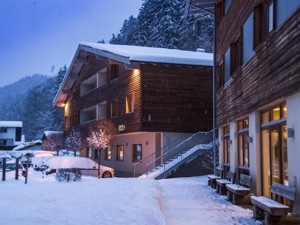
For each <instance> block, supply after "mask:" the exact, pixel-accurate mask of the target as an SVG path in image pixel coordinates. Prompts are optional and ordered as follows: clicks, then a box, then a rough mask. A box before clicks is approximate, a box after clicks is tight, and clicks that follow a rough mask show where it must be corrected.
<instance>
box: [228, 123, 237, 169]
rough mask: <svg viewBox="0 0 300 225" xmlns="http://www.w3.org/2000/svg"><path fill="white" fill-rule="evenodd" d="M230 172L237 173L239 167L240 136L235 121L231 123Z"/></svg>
mask: <svg viewBox="0 0 300 225" xmlns="http://www.w3.org/2000/svg"><path fill="white" fill-rule="evenodd" d="M230 140H231V141H232V143H231V144H230V171H231V172H236V168H237V166H238V135H237V123H236V122H235V121H231V122H230Z"/></svg>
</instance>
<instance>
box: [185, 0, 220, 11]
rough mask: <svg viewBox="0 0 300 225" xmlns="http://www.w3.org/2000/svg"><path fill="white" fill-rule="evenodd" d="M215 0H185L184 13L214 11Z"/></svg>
mask: <svg viewBox="0 0 300 225" xmlns="http://www.w3.org/2000/svg"><path fill="white" fill-rule="evenodd" d="M216 1H217V0H186V6H185V12H186V14H197V13H214V11H215V4H216Z"/></svg>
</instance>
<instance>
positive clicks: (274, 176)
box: [262, 124, 288, 197]
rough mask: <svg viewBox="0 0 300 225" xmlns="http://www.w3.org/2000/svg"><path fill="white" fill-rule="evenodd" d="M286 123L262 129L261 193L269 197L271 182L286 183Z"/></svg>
mask: <svg viewBox="0 0 300 225" xmlns="http://www.w3.org/2000/svg"><path fill="white" fill-rule="evenodd" d="M286 130H287V129H286V125H285V124H282V125H276V126H272V127H268V128H267V129H264V130H263V131H262V159H263V160H262V168H263V194H264V195H265V196H267V197H270V188H271V185H272V182H277V183H281V184H284V185H288V168H287V165H288V164H287V139H286V137H287V131H286Z"/></svg>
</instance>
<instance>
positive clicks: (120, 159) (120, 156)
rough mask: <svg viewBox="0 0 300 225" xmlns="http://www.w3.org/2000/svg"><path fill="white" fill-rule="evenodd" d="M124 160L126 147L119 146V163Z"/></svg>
mask: <svg viewBox="0 0 300 225" xmlns="http://www.w3.org/2000/svg"><path fill="white" fill-rule="evenodd" d="M123 160H124V145H117V161H123Z"/></svg>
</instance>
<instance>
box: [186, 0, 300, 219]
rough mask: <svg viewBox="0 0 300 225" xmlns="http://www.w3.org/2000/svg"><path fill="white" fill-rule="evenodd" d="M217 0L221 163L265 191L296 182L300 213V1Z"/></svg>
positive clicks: (258, 190)
mask: <svg viewBox="0 0 300 225" xmlns="http://www.w3.org/2000/svg"><path fill="white" fill-rule="evenodd" d="M189 2H190V3H191V2H192V3H194V4H195V5H194V9H196V8H197V7H195V6H197V4H198V6H199V5H201V3H203V2H204V1H201V0H198V1H197V0H192V1H189ZM211 2H212V1H211ZM213 2H214V3H215V6H216V8H215V34H216V41H215V66H216V125H217V127H218V130H219V143H220V146H219V153H220V154H219V155H220V159H219V160H220V162H219V163H220V165H222V166H224V168H225V169H230V170H231V171H232V172H236V171H238V172H239V173H248V174H250V175H251V176H252V179H253V180H252V181H253V182H252V186H253V192H254V193H255V194H257V195H264V196H267V197H270V186H271V184H272V182H278V183H281V184H284V185H287V186H293V187H296V188H297V199H296V201H295V203H296V204H295V206H294V211H295V212H296V213H297V214H298V215H300V173H299V169H300V167H299V162H300V150H299V146H300V26H299V25H300V1H299V0H249V1H240V0H217V1H213Z"/></svg>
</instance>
